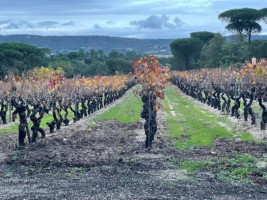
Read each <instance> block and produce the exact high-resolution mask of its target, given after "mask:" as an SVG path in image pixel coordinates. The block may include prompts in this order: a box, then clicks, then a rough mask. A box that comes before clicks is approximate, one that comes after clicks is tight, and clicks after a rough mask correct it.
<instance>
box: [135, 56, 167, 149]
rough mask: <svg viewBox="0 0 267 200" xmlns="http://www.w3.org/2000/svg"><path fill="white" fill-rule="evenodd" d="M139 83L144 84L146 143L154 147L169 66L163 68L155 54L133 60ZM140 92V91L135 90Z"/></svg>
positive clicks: (141, 93) (141, 94)
mask: <svg viewBox="0 0 267 200" xmlns="http://www.w3.org/2000/svg"><path fill="white" fill-rule="evenodd" d="M132 67H133V68H134V73H135V76H136V79H137V81H138V83H140V84H141V85H142V91H140V92H139V94H140V96H141V98H142V102H143V111H142V112H141V117H142V118H143V119H145V120H146V121H145V124H144V129H145V134H146V141H145V145H146V147H148V148H151V147H152V141H153V140H154V136H155V134H156V132H157V121H156V116H157V111H158V110H159V109H160V103H159V101H158V98H159V99H164V97H165V95H164V89H165V85H166V84H167V83H168V79H169V74H168V72H169V68H167V67H165V68H161V67H160V63H159V61H158V60H157V59H156V58H155V57H154V56H145V57H144V58H139V59H137V60H134V61H133V62H132ZM134 92H135V93H138V91H134Z"/></svg>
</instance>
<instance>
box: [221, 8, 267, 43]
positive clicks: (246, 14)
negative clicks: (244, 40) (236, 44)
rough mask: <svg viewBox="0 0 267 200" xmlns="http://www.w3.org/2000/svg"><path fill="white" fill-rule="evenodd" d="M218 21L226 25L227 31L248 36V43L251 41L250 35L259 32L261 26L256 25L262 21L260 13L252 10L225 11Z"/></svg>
mask: <svg viewBox="0 0 267 200" xmlns="http://www.w3.org/2000/svg"><path fill="white" fill-rule="evenodd" d="M219 19H220V20H222V21H224V22H226V23H228V25H227V26H226V27H225V28H226V29H227V30H229V31H231V32H234V33H237V34H240V35H241V34H243V35H245V36H248V42H249V43H250V41H251V34H252V33H258V32H261V26H260V24H259V23H258V21H260V20H261V19H262V12H260V11H259V10H257V9H252V8H241V9H232V10H227V11H225V12H223V13H221V14H220V15H219Z"/></svg>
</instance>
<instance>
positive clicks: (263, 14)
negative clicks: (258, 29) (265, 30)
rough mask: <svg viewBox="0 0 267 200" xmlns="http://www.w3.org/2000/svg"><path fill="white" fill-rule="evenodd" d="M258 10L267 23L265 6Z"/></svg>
mask: <svg viewBox="0 0 267 200" xmlns="http://www.w3.org/2000/svg"><path fill="white" fill-rule="evenodd" d="M260 12H261V17H262V19H263V21H264V22H265V23H266V24H267V8H263V9H261V10H260Z"/></svg>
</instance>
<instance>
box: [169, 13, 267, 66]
mask: <svg viewBox="0 0 267 200" xmlns="http://www.w3.org/2000/svg"><path fill="white" fill-rule="evenodd" d="M218 18H219V19H220V20H222V21H223V22H226V23H227V25H226V27H225V28H226V29H227V30H228V31H230V32H232V33H234V35H233V36H232V37H231V38H230V40H227V38H225V37H223V36H222V35H221V34H220V33H212V32H207V31H201V32H193V33H191V34H190V38H181V39H177V40H174V41H173V42H172V43H171V44H170V47H171V51H172V54H173V55H174V58H171V59H169V60H168V61H169V62H170V63H171V64H172V68H173V69H176V70H189V69H198V68H214V67H221V66H240V65H241V64H242V63H244V62H245V61H246V60H250V59H251V57H256V58H258V59H259V58H267V40H251V35H252V34H254V33H259V32H261V31H262V27H261V25H260V24H259V22H260V21H263V22H265V23H267V8H264V9H261V10H257V9H251V8H241V9H232V10H228V11H225V12H223V13H221V14H220V15H219V16H218ZM246 38H247V40H246ZM165 62H167V61H165Z"/></svg>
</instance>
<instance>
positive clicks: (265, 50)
mask: <svg viewBox="0 0 267 200" xmlns="http://www.w3.org/2000/svg"><path fill="white" fill-rule="evenodd" d="M259 52H260V58H267V41H266V40H265V41H264V42H262V43H261V45H260V46H259Z"/></svg>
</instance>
